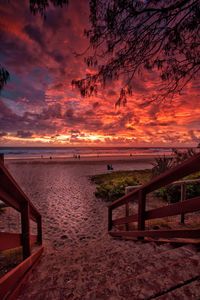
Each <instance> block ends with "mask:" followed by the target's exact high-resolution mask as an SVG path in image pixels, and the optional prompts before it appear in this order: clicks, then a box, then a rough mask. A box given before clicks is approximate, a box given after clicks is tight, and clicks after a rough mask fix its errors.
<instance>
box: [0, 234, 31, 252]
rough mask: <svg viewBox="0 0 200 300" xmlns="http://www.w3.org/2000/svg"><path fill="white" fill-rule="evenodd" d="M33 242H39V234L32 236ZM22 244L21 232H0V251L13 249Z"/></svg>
mask: <svg viewBox="0 0 200 300" xmlns="http://www.w3.org/2000/svg"><path fill="white" fill-rule="evenodd" d="M30 242H31V245H32V244H36V243H37V235H31V236H30ZM21 246H22V236H21V234H20V233H12V232H0V251H4V250H8V249H13V248H17V247H21Z"/></svg>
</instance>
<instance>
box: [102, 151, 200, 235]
mask: <svg viewBox="0 0 200 300" xmlns="http://www.w3.org/2000/svg"><path fill="white" fill-rule="evenodd" d="M199 170H200V153H198V154H197V155H195V156H194V157H192V158H190V159H188V160H186V161H184V162H183V163H182V164H180V165H178V166H176V167H174V168H173V169H170V170H168V171H166V172H165V173H163V174H161V175H160V176H158V177H156V178H154V179H152V180H151V181H150V182H148V183H146V184H144V185H142V186H140V187H138V188H136V189H135V190H134V191H132V192H130V193H129V194H127V195H125V196H123V197H121V198H120V199H118V200H116V201H114V202H112V203H110V204H109V205H108V230H109V231H110V230H111V229H112V226H113V225H114V226H115V225H120V224H126V230H127V231H128V229H129V227H128V226H127V224H128V223H131V222H137V223H138V230H137V231H132V232H129V233H127V234H124V233H123V234H121V236H122V235H123V236H132V237H135V236H136V237H138V238H141V237H145V236H149V237H156V236H158V235H157V234H156V233H155V231H150V230H149V231H146V230H145V220H149V219H154V218H161V217H164V216H172V215H177V214H181V221H182V222H183V221H184V213H188V212H194V211H197V210H200V197H196V198H193V199H190V200H186V201H184V200H185V198H184V196H181V202H180V203H175V204H171V205H167V206H164V207H160V208H156V209H153V210H149V211H146V208H145V206H146V195H147V194H148V193H150V192H153V191H154V190H156V189H158V188H161V187H163V186H166V185H168V184H171V183H173V184H180V183H181V189H182V192H183V193H182V194H184V193H185V189H184V184H185V183H186V181H181V182H175V181H176V180H178V179H180V178H183V177H185V176H187V175H189V174H191V173H194V172H196V171H199ZM197 181H199V180H195V179H193V180H189V181H187V183H189V182H193V183H195V182H197ZM182 194H181V195H182ZM135 199H138V214H135V215H131V216H130V215H129V211H128V203H129V202H130V201H132V200H135ZM124 204H125V205H126V206H125V214H126V216H125V217H123V218H119V219H115V220H112V211H113V209H115V208H117V207H119V206H121V205H124ZM189 231H190V232H191V236H193V237H194V236H195V237H197V236H198V234H199V236H200V230H197V231H194V232H193V231H192V230H189ZM189 231H188V232H187V234H186V233H185V236H184V231H183V232H178V231H173V232H172V231H171V234H168V233H165V232H164V231H160V235H159V236H160V237H175V236H176V234H177V236H176V237H189ZM121 233H122V232H121ZM125 233H126V231H125ZM162 233H163V236H162ZM111 234H112V235H113V234H114V235H115V236H118V234H119V232H115V233H111ZM131 234H132V235H131ZM114 235H113V236H114Z"/></svg>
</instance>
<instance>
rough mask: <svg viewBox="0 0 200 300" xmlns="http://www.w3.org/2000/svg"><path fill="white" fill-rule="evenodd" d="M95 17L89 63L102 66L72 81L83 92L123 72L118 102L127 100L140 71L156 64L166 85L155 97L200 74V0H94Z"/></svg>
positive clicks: (176, 89)
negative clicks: (91, 52)
mask: <svg viewBox="0 0 200 300" xmlns="http://www.w3.org/2000/svg"><path fill="white" fill-rule="evenodd" d="M90 22H91V29H89V30H85V35H86V36H87V37H88V38H89V41H90V45H91V47H92V49H93V51H94V52H93V54H92V55H91V56H89V57H87V58H86V63H87V64H88V66H98V71H97V73H96V74H93V75H91V74H87V76H86V77H85V78H84V79H81V80H73V81H72V84H73V85H75V86H77V87H78V88H79V89H80V92H81V95H82V96H89V95H91V94H93V93H94V92H96V91H97V89H98V88H99V85H101V86H105V84H106V82H108V81H110V80H111V79H119V78H120V77H121V76H122V78H123V80H122V81H123V82H125V83H124V85H123V86H122V89H121V93H120V97H119V100H118V104H120V103H121V102H122V103H125V102H126V97H127V94H131V93H132V92H134V81H133V79H134V77H135V75H136V74H137V73H138V72H140V73H141V74H142V72H143V71H144V70H145V69H146V70H147V71H148V70H150V71H151V70H155V69H156V70H157V71H158V74H159V75H160V78H161V81H162V82H163V85H162V86H161V87H160V88H159V89H158V90H157V91H156V92H155V93H154V94H152V95H151V99H152V100H160V101H162V100H164V99H165V98H166V97H172V98H173V96H174V95H175V94H177V93H181V91H182V90H183V88H184V87H185V86H186V85H187V84H188V82H190V81H191V80H192V79H194V78H196V77H197V76H198V75H199V71H200V47H199V46H200V1H199V0H146V1H143V0H135V1H133V0H106V1H105V0H90ZM155 90H156V89H155Z"/></svg>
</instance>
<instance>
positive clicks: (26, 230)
mask: <svg viewBox="0 0 200 300" xmlns="http://www.w3.org/2000/svg"><path fill="white" fill-rule="evenodd" d="M29 210H30V208H29V202H27V203H24V205H23V208H22V210H21V224H22V247H23V257H24V259H26V258H27V257H29V256H30V255H31V243H30V220H29V217H30V212H29Z"/></svg>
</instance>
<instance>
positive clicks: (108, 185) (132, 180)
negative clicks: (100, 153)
mask: <svg viewBox="0 0 200 300" xmlns="http://www.w3.org/2000/svg"><path fill="white" fill-rule="evenodd" d="M150 178H151V170H139V171H138V170H135V171H117V172H112V173H109V174H101V175H95V176H92V177H91V180H92V181H93V182H94V183H96V184H98V185H99V186H97V188H96V191H95V196H96V197H98V198H102V199H104V200H105V201H114V200H116V199H118V198H120V197H122V196H124V194H125V187H127V186H130V185H140V184H143V183H145V182H147V181H149V180H150Z"/></svg>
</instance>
